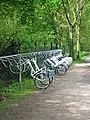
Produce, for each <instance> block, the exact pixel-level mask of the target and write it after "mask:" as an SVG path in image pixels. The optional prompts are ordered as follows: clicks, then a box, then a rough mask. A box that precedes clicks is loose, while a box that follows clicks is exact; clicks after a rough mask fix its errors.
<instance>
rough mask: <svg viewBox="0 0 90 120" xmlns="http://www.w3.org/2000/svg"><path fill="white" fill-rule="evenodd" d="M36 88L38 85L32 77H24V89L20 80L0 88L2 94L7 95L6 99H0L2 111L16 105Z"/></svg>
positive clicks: (0, 109) (0, 110)
mask: <svg viewBox="0 0 90 120" xmlns="http://www.w3.org/2000/svg"><path fill="white" fill-rule="evenodd" d="M35 90H36V87H35V85H34V83H33V81H32V80H30V79H24V80H23V81H22V91H21V89H20V84H19V83H18V82H16V83H13V84H11V85H10V86H8V87H3V88H2V89H0V94H2V95H3V96H5V100H2V101H0V112H3V111H4V110H6V109H8V108H10V107H12V106H16V105H17V103H18V102H19V101H21V100H22V99H24V97H25V96H26V95H28V94H31V93H32V92H33V91H35Z"/></svg>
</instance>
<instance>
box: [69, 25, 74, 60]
mask: <svg viewBox="0 0 90 120" xmlns="http://www.w3.org/2000/svg"><path fill="white" fill-rule="evenodd" d="M69 39H70V42H69V48H70V50H69V53H70V56H71V57H72V58H73V60H74V46H73V26H71V25H69Z"/></svg>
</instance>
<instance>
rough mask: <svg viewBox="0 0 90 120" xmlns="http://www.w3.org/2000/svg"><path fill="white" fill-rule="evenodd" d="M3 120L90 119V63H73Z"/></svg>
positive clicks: (3, 116) (20, 103)
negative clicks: (62, 74)
mask: <svg viewBox="0 0 90 120" xmlns="http://www.w3.org/2000/svg"><path fill="white" fill-rule="evenodd" d="M0 120H90V67H88V66H86V65H83V66H78V65H72V66H71V67H70V69H69V70H68V71H67V73H66V74H65V75H64V76H60V77H57V78H56V80H55V81H54V82H53V83H52V84H51V86H50V87H49V88H48V89H47V90H44V91H42V90H41V91H40V90H38V91H36V92H34V93H33V94H31V95H29V96H27V97H26V98H25V99H24V100H22V101H21V102H19V103H18V104H17V105H16V106H15V107H13V108H11V109H9V110H8V111H6V112H5V113H4V115H2V117H1V118H0Z"/></svg>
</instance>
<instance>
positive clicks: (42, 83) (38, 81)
mask: <svg viewBox="0 0 90 120" xmlns="http://www.w3.org/2000/svg"><path fill="white" fill-rule="evenodd" d="M42 76H43V78H42ZM34 84H35V85H36V87H38V88H39V89H46V88H48V87H49V85H50V79H49V78H48V77H47V75H46V73H39V74H38V75H36V76H35V77H34Z"/></svg>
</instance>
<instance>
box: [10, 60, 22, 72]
mask: <svg viewBox="0 0 90 120" xmlns="http://www.w3.org/2000/svg"><path fill="white" fill-rule="evenodd" d="M20 68H21V72H22V71H23V69H24V64H23V63H21V67H20V63H19V61H12V62H11V63H10V64H9V69H10V71H11V72H12V73H13V74H19V73H20Z"/></svg>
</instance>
